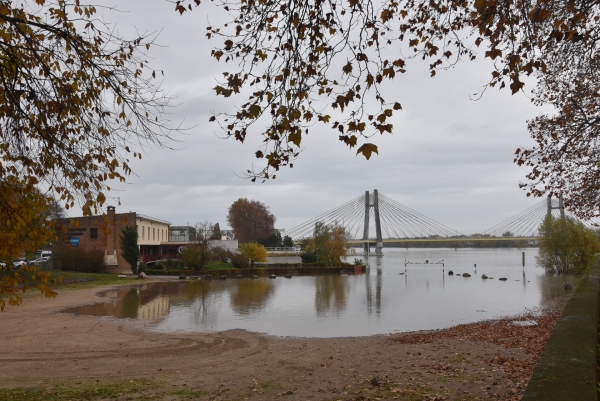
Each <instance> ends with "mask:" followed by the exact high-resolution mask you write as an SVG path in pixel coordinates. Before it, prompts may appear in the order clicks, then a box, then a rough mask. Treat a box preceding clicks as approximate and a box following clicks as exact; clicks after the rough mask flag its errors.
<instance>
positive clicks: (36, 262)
mask: <svg viewBox="0 0 600 401" xmlns="http://www.w3.org/2000/svg"><path fill="white" fill-rule="evenodd" d="M49 260H50V257H49V256H42V257H41V258H37V259H33V260H30V261H29V262H27V264H28V265H39V264H40V263H43V262H48V261H49Z"/></svg>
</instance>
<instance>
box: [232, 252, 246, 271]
mask: <svg viewBox="0 0 600 401" xmlns="http://www.w3.org/2000/svg"><path fill="white" fill-rule="evenodd" d="M231 264H232V265H233V267H235V268H236V269H246V268H248V265H249V264H248V258H247V257H246V256H244V255H242V254H241V253H232V255H231Z"/></svg>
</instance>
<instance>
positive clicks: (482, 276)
mask: <svg viewBox="0 0 600 401" xmlns="http://www.w3.org/2000/svg"><path fill="white" fill-rule="evenodd" d="M481 278H482V279H484V280H485V279H487V278H489V277H488V276H486V275H485V274H482V275H481Z"/></svg>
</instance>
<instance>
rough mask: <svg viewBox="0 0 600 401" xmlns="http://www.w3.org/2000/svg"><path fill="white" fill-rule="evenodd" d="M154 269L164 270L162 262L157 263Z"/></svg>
mask: <svg viewBox="0 0 600 401" xmlns="http://www.w3.org/2000/svg"><path fill="white" fill-rule="evenodd" d="M156 269H157V270H165V265H164V264H163V263H162V262H157V263H156Z"/></svg>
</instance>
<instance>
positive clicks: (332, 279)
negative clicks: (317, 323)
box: [315, 275, 349, 317]
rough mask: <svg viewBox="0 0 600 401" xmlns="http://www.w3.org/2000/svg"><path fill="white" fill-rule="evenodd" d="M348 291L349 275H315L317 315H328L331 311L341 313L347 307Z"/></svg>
mask: <svg viewBox="0 0 600 401" xmlns="http://www.w3.org/2000/svg"><path fill="white" fill-rule="evenodd" d="M348 292H349V290H348V277H347V276H337V275H335V276H334V275H330V276H317V277H315V312H316V313H317V316H319V317H323V316H327V315H328V314H329V313H330V312H333V313H335V314H337V315H339V314H341V313H342V312H343V311H344V310H345V309H346V298H347V296H348Z"/></svg>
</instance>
